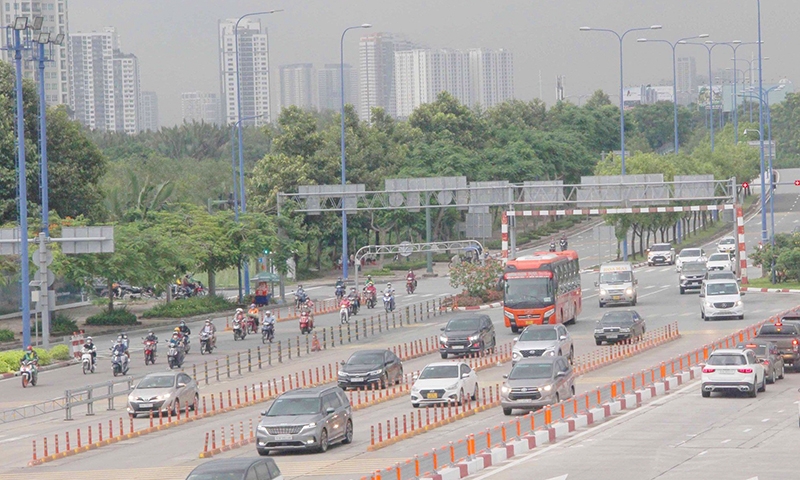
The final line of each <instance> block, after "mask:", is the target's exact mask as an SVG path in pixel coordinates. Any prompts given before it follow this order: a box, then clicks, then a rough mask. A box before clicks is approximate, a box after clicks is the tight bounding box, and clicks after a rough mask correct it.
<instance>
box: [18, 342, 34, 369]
mask: <svg viewBox="0 0 800 480" xmlns="http://www.w3.org/2000/svg"><path fill="white" fill-rule="evenodd" d="M23 362H33V363H35V364H37V365H38V364H39V355H38V354H37V353H36V350H34V349H33V347H32V346H30V345H28V348H27V349H26V350H25V354H24V355H23V356H22V359H21V360H20V361H19V363H20V364H22V363H23Z"/></svg>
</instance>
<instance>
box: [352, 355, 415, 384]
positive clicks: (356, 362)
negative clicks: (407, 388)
mask: <svg viewBox="0 0 800 480" xmlns="http://www.w3.org/2000/svg"><path fill="white" fill-rule="evenodd" d="M402 381H403V362H401V361H400V359H399V358H397V355H395V354H394V353H392V352H391V351H389V350H361V351H358V352H355V353H354V354H352V355H350V358H348V359H347V361H346V362H343V363H342V366H341V368H340V369H339V372H338V383H339V388H341V389H342V390H347V389H348V388H349V387H366V386H369V385H373V384H378V385H380V388H386V387H387V386H388V385H390V384H399V383H400V382H402Z"/></svg>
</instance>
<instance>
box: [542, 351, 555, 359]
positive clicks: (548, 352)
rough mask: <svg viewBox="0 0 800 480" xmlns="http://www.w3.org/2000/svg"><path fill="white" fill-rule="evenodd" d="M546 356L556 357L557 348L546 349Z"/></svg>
mask: <svg viewBox="0 0 800 480" xmlns="http://www.w3.org/2000/svg"><path fill="white" fill-rule="evenodd" d="M544 356H546V357H555V356H556V352H555V350H546V351H545V352H544Z"/></svg>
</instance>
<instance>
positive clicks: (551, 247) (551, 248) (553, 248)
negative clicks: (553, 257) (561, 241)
mask: <svg viewBox="0 0 800 480" xmlns="http://www.w3.org/2000/svg"><path fill="white" fill-rule="evenodd" d="M550 251H551V252H555V251H556V242H550Z"/></svg>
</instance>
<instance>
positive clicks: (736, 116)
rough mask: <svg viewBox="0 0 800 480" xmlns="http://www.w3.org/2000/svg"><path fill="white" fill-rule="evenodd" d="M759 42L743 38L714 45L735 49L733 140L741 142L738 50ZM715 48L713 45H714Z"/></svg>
mask: <svg viewBox="0 0 800 480" xmlns="http://www.w3.org/2000/svg"><path fill="white" fill-rule="evenodd" d="M756 43H757V42H743V41H741V40H733V41H732V42H717V43H715V44H714V45H726V46H728V47H730V48H731V50H732V51H733V57H732V60H733V140H734V142H736V143H739V105H738V104H737V102H738V94H737V92H736V87H737V80H736V74H737V73H738V72H739V70H737V69H736V51H737V50H738V49H739V47H741V46H742V45H755V44H756ZM712 48H713V47H712Z"/></svg>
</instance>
